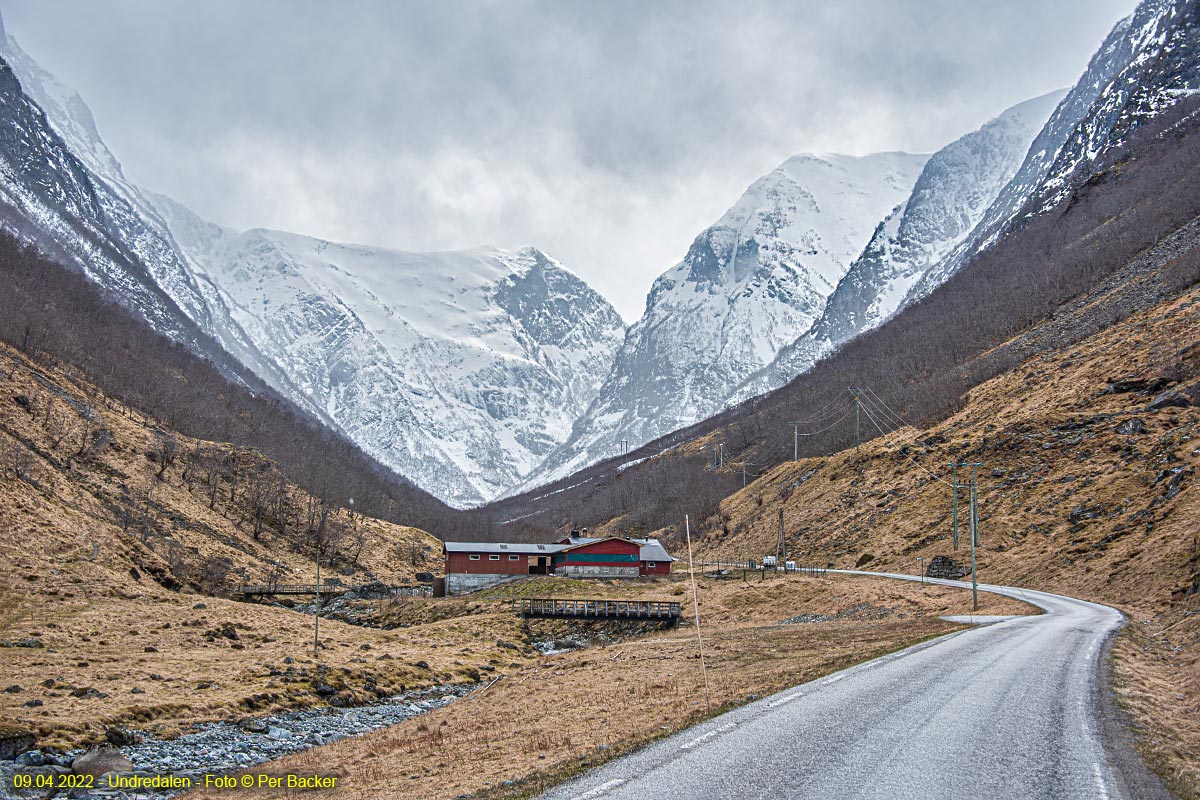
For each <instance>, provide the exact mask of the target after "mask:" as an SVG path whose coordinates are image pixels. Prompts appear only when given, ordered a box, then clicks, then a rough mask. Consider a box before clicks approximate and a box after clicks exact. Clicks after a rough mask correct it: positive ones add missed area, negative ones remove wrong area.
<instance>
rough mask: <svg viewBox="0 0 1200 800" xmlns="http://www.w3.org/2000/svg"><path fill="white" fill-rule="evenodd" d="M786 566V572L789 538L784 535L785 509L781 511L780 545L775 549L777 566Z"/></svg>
mask: <svg viewBox="0 0 1200 800" xmlns="http://www.w3.org/2000/svg"><path fill="white" fill-rule="evenodd" d="M780 564H783V565H784V572H786V571H787V537H786V536H785V535H784V533H783V509H782V508H781V509H779V544H778V545H776V547H775V565H776V568H777V569H778V565H780Z"/></svg>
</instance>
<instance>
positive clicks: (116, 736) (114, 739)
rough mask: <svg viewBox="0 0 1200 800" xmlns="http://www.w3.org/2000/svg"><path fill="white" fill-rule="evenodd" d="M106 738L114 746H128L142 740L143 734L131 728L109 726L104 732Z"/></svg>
mask: <svg viewBox="0 0 1200 800" xmlns="http://www.w3.org/2000/svg"><path fill="white" fill-rule="evenodd" d="M104 738H105V739H107V740H108V743H109V744H111V745H112V746H114V747H127V746H129V745H131V744H137V743H138V742H140V741H141V740H142V737H141V736H138V734H137V733H135V732H134V731H131V730H130V729H129V728H109V729H108V730H106V731H105V732H104Z"/></svg>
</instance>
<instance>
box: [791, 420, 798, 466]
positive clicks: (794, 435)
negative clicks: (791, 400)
mask: <svg viewBox="0 0 1200 800" xmlns="http://www.w3.org/2000/svg"><path fill="white" fill-rule="evenodd" d="M799 460H800V423H799V422H793V423H792V461H799Z"/></svg>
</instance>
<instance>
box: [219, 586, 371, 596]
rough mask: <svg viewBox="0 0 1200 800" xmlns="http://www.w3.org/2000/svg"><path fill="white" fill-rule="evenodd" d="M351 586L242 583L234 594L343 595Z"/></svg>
mask: <svg viewBox="0 0 1200 800" xmlns="http://www.w3.org/2000/svg"><path fill="white" fill-rule="evenodd" d="M353 588H354V587H353V586H342V585H341V584H337V583H330V584H322V585H321V586H318V585H317V584H315V583H263V584H254V583H243V584H242V585H240V586H238V587H237V588H236V589H234V593H235V594H316V593H317V590H318V589H320V591H321V594H345V593H346V592H348V591H350V590H351V589H353Z"/></svg>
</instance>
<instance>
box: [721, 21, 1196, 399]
mask: <svg viewBox="0 0 1200 800" xmlns="http://www.w3.org/2000/svg"><path fill="white" fill-rule="evenodd" d="M1198 17H1200V3H1196V2H1195V0H1145V2H1143V3H1141V4H1140V5H1139V6H1138V7H1137V9H1136V10H1135V11H1134V13H1133V14H1131V15H1130V16H1129V17H1126V18H1125V19H1122V20H1121V21H1119V22H1118V23H1117V24H1116V25H1115V26H1113V29H1112V30H1111V31H1110V32H1109V34H1108V36H1107V37H1105V40H1104V42H1103V43H1102V44H1101V46H1100V48H1099V49H1098V50H1097V51H1096V53H1095V54H1094V55H1093V56H1092V58H1091V60H1090V61H1089V63H1088V66H1087V69H1086V70H1084V72H1083V75H1082V76H1081V77H1080V78H1079V80H1078V81H1077V82H1076V84H1075V86H1074V87H1073V88H1072V89H1071V90H1070V91H1069V92H1068V93H1067V94H1066V96H1065V97H1063V98H1062V100H1061V102H1059V103H1058V105H1057V106H1056V107H1055V108H1054V111H1053V113H1052V114H1050V115H1049V119H1047V120H1046V121H1045V124H1044V125H1043V126H1042V127H1041V130H1040V131H1038V133H1037V136H1036V137H1034V138H1033V140H1032V143H1031V144H1029V146H1028V148H1027V152H1025V153H1024V159H1023V160H1022V161H1020V165H1019V168H1016V169H1015V171H1014V172H1010V173H1009V179H1008V180H1007V182H1006V183H1003V185H1002V187H1001V188H999V191H998V192H994V194H993V199H991V201H990V203H989V204H988V205H987V207H986V210H984V211H983V212H982V213H979V211H980V209H979V206H978V204H977V201H978V200H980V199H983V198H984V197H986V189H993V190H994V189H995V188H996V182H995V181H996V179H997V178H999V177H1000V176H1001V175H1002V174H1003V173H1004V172H1005V171H1006V170H1008V169H1009V168H1010V167H1011V166H1012V162H1007V163H1006V160H1005V158H997V159H995V160H993V161H991V167H993V170H992V171H991V172H990V176H989V174H985V173H986V170H985V171H984V172H981V173H979V174H971V171H970V170H968V171H967V172H966V173H964V174H963V175H962V178H963V180H964V182H963V183H962V184H961V185H962V186H966V187H971V188H972V189H978V190H979V191H978V193H977V194H976V195H975V196H974V198H973V200H974V201H975V202H972V201H971V199H969V198H963V197H956V196H955V194H954V187H953V182H949V183H937V182H934V183H933V184H932V185H931V184H928V183H927V182H926V175H922V178H921V179H919V180H918V181H917V188H916V189H915V190H914V192H913V196H912V198H910V199H909V200H908V201H907V203H906V204H905V205H904V206H902V207H901V208H898V209H897V212H896V213H894V214H893V215H891V216H890V217H889V218H888V219H886V220H884V222H883V223H881V225H880V228H879V230H878V231H877V232H876V235H875V237H874V238H873V239H872V241H871V244H870V245H869V246H868V247H867V249H866V250H865V251H864V252H863V254H862V256H861V257H860V258H859V259H858V261H857V262H856V263H855V265H854V266H853V267H851V269H850V271H849V273H848V274H847V277H846V279H845V280H844V281H843V284H842V285H841V286H839V287H838V290H837V291H836V292H834V294H833V296H832V297H831V298H830V300H829V304H828V306H827V307H826V309H825V313H824V314H823V315H822V317H821V319H820V320H819V321H818V322H817V323H816V324H815V325H814V326H813V328H812V329H811V330H810V331H808V332H807V333H806V334H805V335H804V336H802V337H800V338H799V339H797V340H796V342H794V343H792V344H790V345H788V346H787V347H784V348H783V349H782V350H781V351H780V353H779V355H778V356H777V357H776V359H775V360H774V362H773V363H772V364H771V365H770V366H769V367H767V368H766V369H764V370H762V371H761V372H759V373H757V374H755V375H753V376H751V378H750V379H749V380H747V382H746V384H745V385H744V386H743V387H742V388H741V390H740V391H739V393H738V394H737V395H736V396H735V399H744V398H746V397H751V396H753V395H755V394H759V393H762V392H764V391H768V390H770V389H772V388H775V387H778V386H781V385H783V384H784V383H787V382H788V381H789V380H791V379H792V378H794V377H795V376H796V375H799V374H800V373H801V372H803V371H804V370H806V369H808V368H809V367H811V366H812V365H813V364H814V363H816V361H817V360H818V359H820V358H821V357H823V356H824V355H826V354H828V353H829V352H831V351H832V350H834V349H836V348H837V347H838V346H840V345H841V344H842V343H844V342H845V341H847V340H849V339H851V338H853V337H854V336H857V335H858V334H860V333H862V332H863V331H866V330H869V329H870V328H872V327H874V326H876V325H878V324H880V323H881V322H883V321H884V320H885V319H886V318H887V317H888V316H890V315H891V314H894V313H897V312H898V311H900V310H902V309H903V308H904V307H905V306H907V305H909V304H910V303H913V302H915V301H917V300H919V299H920V298H922V297H924V296H926V295H928V294H929V293H930V292H932V291H933V290H934V289H936V288H937V287H938V286H940V285H941V284H942V283H944V282H945V281H946V280H947V279H948V278H949V277H950V276H951V275H953V274H954V273H955V272H957V271H958V270H959V269H961V268H962V267H963V266H965V265H966V264H967V263H968V262H970V260H971V259H972V258H974V257H976V256H977V255H978V254H980V253H981V252H983V251H984V250H986V249H987V248H988V247H990V246H992V245H993V244H994V243H995V242H997V241H998V240H999V239H1000V238H1001V237H1002V236H1003V235H1004V234H1006V233H1007V232H1009V231H1010V230H1012V229H1013V228H1014V227H1015V226H1019V225H1021V224H1022V222H1023V221H1025V220H1027V219H1029V218H1030V217H1031V216H1033V215H1036V214H1038V213H1042V212H1044V211H1046V210H1048V209H1050V208H1052V207H1054V206H1055V205H1057V204H1058V203H1059V202H1060V201H1061V200H1062V199H1063V198H1065V197H1066V196H1067V195H1068V194H1069V193H1070V192H1071V191H1073V190H1074V189H1075V188H1077V187H1078V186H1079V185H1081V184H1082V183H1083V182H1084V181H1086V180H1087V179H1088V178H1089V177H1091V175H1092V169H1091V168H1092V167H1093V166H1094V165H1095V164H1097V163H1099V162H1101V161H1102V160H1103V159H1104V157H1105V155H1106V154H1107V153H1109V152H1110V151H1111V150H1112V149H1113V148H1115V147H1119V146H1120V145H1121V143H1122V142H1123V141H1124V139H1125V137H1126V136H1128V133H1129V132H1130V131H1131V130H1132V129H1133V128H1134V127H1136V126H1137V125H1139V124H1141V123H1144V122H1145V121H1147V120H1149V119H1152V118H1153V117H1155V116H1157V115H1158V114H1160V113H1162V112H1163V111H1164V110H1165V109H1167V108H1169V107H1171V106H1172V105H1173V104H1174V103H1175V102H1177V101H1178V100H1179V99H1180V98H1182V97H1187V96H1189V95H1190V94H1194V93H1196V92H1197V91H1198V90H1200V77H1198V76H1200V33H1198V30H1200V22H1198ZM1051 97H1053V95H1047V96H1046V97H1043V98H1038V99H1036V100H1032V101H1029V102H1028V103H1023V104H1021V105H1019V106H1016V107H1014V108H1012V109H1009V111H1007V112H1005V113H1004V114H1002V115H1001V116H1000V117H998V118H997V119H996V120H993V122H991V123H988V125H985V126H984V127H983V128H982V129H981V130H979V131H977V132H975V133H972V134H968V135H967V136H965V137H963V138H962V139H960V140H958V141H957V142H955V143H953V144H951V145H949V146H948V147H947V148H945V149H944V150H942V151H940V152H939V153H938V154H936V155H935V156H934V157H933V158H931V159H930V162H929V164H928V165H926V174H928V173H932V172H934V171H935V170H938V169H939V167H940V165H941V162H942V161H943V155H944V154H948V153H949V154H954V153H955V151H958V154H957V155H952V156H951V158H952V159H953V158H957V157H958V155H962V154H970V153H972V152H977V151H976V148H979V147H983V146H987V145H989V144H990V145H991V146H997V147H998V148H999V150H998V152H997V155H999V154H1000V152H1004V153H1006V154H1007V155H1008V157H1011V155H1012V154H1013V153H1015V152H1016V149H1014V145H1016V144H1018V143H1019V141H1020V138H1021V136H1022V135H1024V134H1026V133H1028V129H1027V128H1026V127H1025V125H1026V124H1027V123H1029V122H1032V121H1034V120H1036V118H1037V117H1038V115H1040V114H1042V112H1043V110H1044V106H1043V103H1044V102H1045V101H1047V100H1048V99H1049V98H1051ZM1006 118H1008V119H1006ZM1006 134H1007V136H1006ZM1006 143H1007V145H1008V146H1007V147H1006V146H1005V144H1006ZM1018 149H1019V148H1018ZM981 166H982V165H981ZM997 168H1001V169H997ZM964 200H965V201H966V202H964ZM930 201H932V204H933V206H934V207H937V206H938V205H941V206H942V207H943V212H944V213H945V214H950V215H953V214H954V213H956V212H958V213H961V220H962V221H963V222H967V221H969V223H970V225H969V232H967V233H966V235H962V232H963V230H964V229H963V228H962V227H961V226H959V227H951V228H949V229H947V230H948V231H954V235H953V236H948V237H945V238H942V239H940V241H938V242H937V243H936V244H935V245H934V246H932V247H929V248H928V250H927V251H926V252H925V253H923V254H921V245H920V244H919V242H920V240H921V238H922V234H925V233H928V232H930V231H935V228H928V229H925V230H922V228H921V227H915V226H914V227H911V228H908V230H907V233H908V234H909V236H908V237H907V238H906V236H905V232H906V231H905V220H906V219H907V218H908V217H910V216H911V215H912V213H913V208H914V207H918V208H920V209H921V210H922V213H925V210H927V208H928V207H929V205H930ZM914 235H915V236H914ZM934 238H935V239H936V238H938V237H937V234H936V232H935V233H934ZM914 241H915V242H917V245H916V247H915V248H914V247H913V244H914ZM913 252H916V253H919V254H921V255H919V256H918V257H917V258H916V259H913V258H911V257H910V256H911V254H912V253H913Z"/></svg>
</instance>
